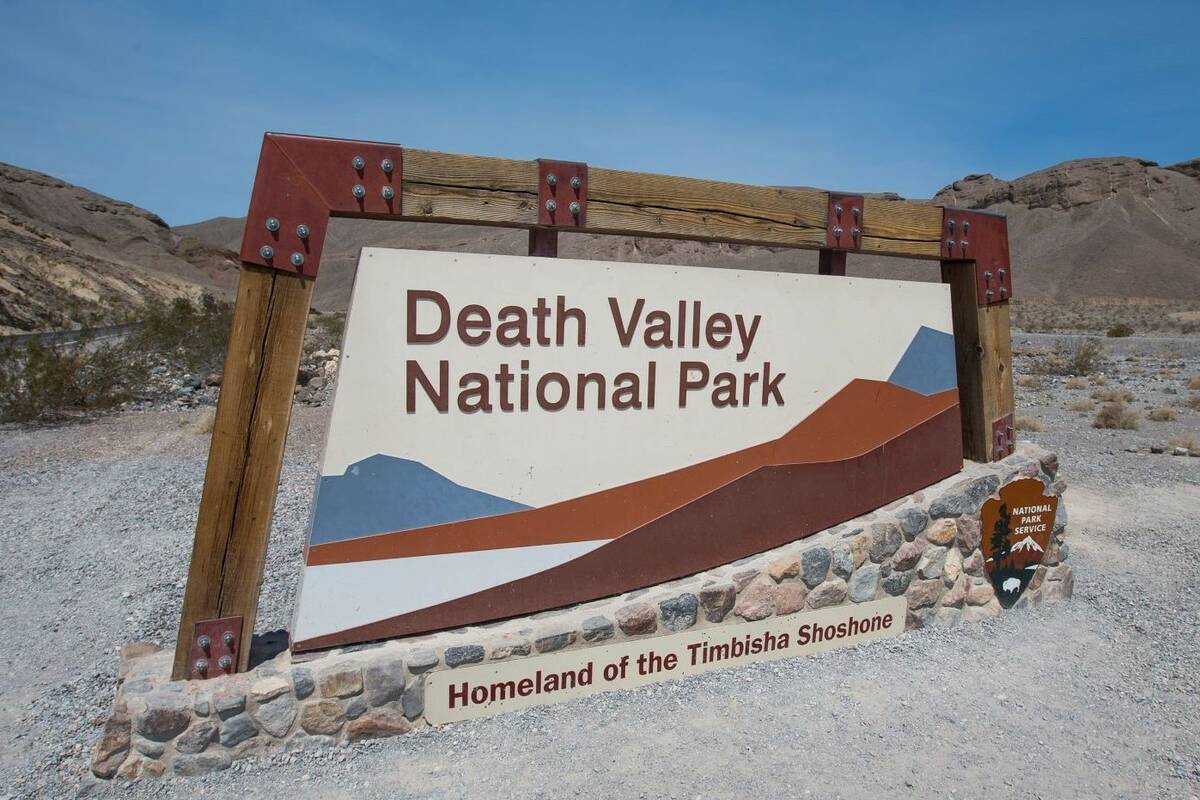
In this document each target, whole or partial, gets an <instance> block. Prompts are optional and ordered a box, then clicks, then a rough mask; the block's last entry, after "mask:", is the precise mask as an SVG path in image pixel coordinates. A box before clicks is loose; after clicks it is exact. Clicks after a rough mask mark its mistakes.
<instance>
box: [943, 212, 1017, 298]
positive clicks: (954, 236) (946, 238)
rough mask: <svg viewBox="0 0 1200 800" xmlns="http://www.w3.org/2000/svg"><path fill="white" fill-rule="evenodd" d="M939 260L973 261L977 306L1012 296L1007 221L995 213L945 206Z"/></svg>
mask: <svg viewBox="0 0 1200 800" xmlns="http://www.w3.org/2000/svg"><path fill="white" fill-rule="evenodd" d="M942 219H943V223H944V224H943V226H942V228H943V229H942V259H943V260H945V261H974V262H975V291H976V294H977V299H978V302H979V305H981V306H989V305H993V304H995V303H1003V302H1004V301H1006V300H1008V299H1009V298H1010V297H1012V264H1011V262H1010V259H1009V254H1008V220H1007V219H1005V218H1004V217H1002V216H1000V215H998V214H987V213H984V212H981V211H964V210H962V209H957V208H947V209H945V211H944V212H943V215H942Z"/></svg>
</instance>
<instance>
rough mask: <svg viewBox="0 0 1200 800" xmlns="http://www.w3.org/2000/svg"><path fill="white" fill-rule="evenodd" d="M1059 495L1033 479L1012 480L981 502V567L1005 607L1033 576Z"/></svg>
mask: <svg viewBox="0 0 1200 800" xmlns="http://www.w3.org/2000/svg"><path fill="white" fill-rule="evenodd" d="M1057 511H1058V498H1057V497H1047V496H1045V495H1044V494H1043V489H1042V482H1041V481H1039V480H1037V479H1035V478H1023V479H1021V480H1019V481H1014V482H1013V483H1010V484H1008V485H1007V486H1005V487H1004V488H1002V489H1001V490H1000V498H999V499H996V498H992V499H990V500H988V501H987V502H986V503H984V504H983V511H982V522H983V555H984V563H983V566H984V569H985V570H986V571H987V574H988V577H989V578H991V581H992V586H994V587H995V589H996V597H997V598H998V599H999V600H1000V605H1002V606H1003V607H1004V608H1012V607H1013V605H1014V604H1015V603H1016V602H1017V599H1018V598H1020V596H1021V593H1022V592H1024V591H1025V587H1026V586H1028V585H1029V581H1030V580H1032V579H1033V575H1034V573H1035V572H1036V571H1037V568H1038V565H1039V564H1041V563H1042V557H1043V556H1045V554H1046V548H1047V547H1049V546H1050V534H1051V532H1052V531H1053V530H1054V515H1055V513H1056V512H1057Z"/></svg>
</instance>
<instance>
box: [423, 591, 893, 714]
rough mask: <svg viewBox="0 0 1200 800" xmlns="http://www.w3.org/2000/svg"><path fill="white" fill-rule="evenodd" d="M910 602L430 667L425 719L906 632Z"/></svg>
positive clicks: (554, 699) (888, 601)
mask: <svg viewBox="0 0 1200 800" xmlns="http://www.w3.org/2000/svg"><path fill="white" fill-rule="evenodd" d="M907 609H908V602H907V600H906V599H905V598H904V597H888V598H885V599H883V600H876V601H873V602H870V603H860V604H857V605H844V606H838V607H836V608H828V609H822V610H820V611H802V612H799V613H797V614H789V615H787V616H782V617H771V618H770V619H765V620H761V621H758V622H743V623H740V624H736V625H721V626H718V627H713V628H703V629H700V630H695V631H685V632H683V633H675V634H670V635H667V636H655V637H651V638H646V639H637V640H633V641H628V642H621V643H619V644H611V645H606V646H603V647H589V648H585V649H582V650H577V651H572V652H566V653H553V654H550V655H543V656H534V657H532V658H519V659H513V660H506V661H498V662H494V663H491V664H481V665H479V666H475V667H463V668H461V669H451V670H443V671H440V672H434V673H431V674H430V675H429V677H428V679H427V680H426V683H425V718H426V719H427V720H429V722H430V723H432V724H434V725H442V724H445V723H447V722H457V721H459V720H465V719H476V718H478V717H488V716H491V715H493V714H500V713H503V712H505V711H515V710H517V709H521V708H528V707H530V706H538V705H548V704H550V703H558V702H562V701H564V700H571V699H574V698H577V697H587V696H588V695H593V694H599V693H600V692H608V691H613V690H616V689H631V688H634V687H637V686H645V685H647V684H651V683H659V682H661V681H667V680H672V679H675V678H683V677H686V676H688V675H698V674H700V673H702V672H711V671H713V670H717V669H723V668H725V667H731V666H735V665H738V664H746V663H751V662H756V661H776V660H778V659H781V658H791V657H794V656H805V655H813V654H815V653H821V652H824V651H826V650H833V649H835V648H838V647H849V646H852V645H857V644H862V643H863V642H870V641H874V640H876V639H887V638H891V637H894V636H899V635H900V634H901V633H902V632H903V631H904V619H905V614H906V613H907Z"/></svg>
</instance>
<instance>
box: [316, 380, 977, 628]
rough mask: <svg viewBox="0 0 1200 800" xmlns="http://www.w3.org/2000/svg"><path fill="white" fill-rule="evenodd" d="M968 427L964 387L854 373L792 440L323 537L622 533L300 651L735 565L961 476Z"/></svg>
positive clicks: (476, 544) (395, 543) (335, 559)
mask: <svg viewBox="0 0 1200 800" xmlns="http://www.w3.org/2000/svg"><path fill="white" fill-rule="evenodd" d="M959 432H960V417H959V408H958V393H957V391H956V390H949V391H946V392H942V393H939V394H936V395H931V396H928V397H926V396H923V395H920V394H917V393H915V392H911V391H909V390H907V389H904V388H902V387H899V386H895V385H893V384H889V383H883V382H879V381H867V380H855V381H853V382H851V383H850V384H849V385H848V386H846V387H845V388H844V389H843V390H842V391H840V392H839V393H838V394H836V395H834V396H833V397H832V398H830V400H829V401H827V402H826V403H825V404H824V405H822V406H821V407H820V408H818V409H817V410H816V411H814V412H813V413H812V414H811V415H810V416H809V417H807V418H806V419H805V420H804V421H803V422H801V423H800V424H799V425H797V426H796V427H795V428H793V429H792V430H791V431H789V432H788V433H787V434H785V435H784V436H783V437H781V438H780V439H778V440H775V441H772V442H766V443H763V444H760V445H756V446H754V447H750V448H747V449H745V450H740V451H737V452H735V453H731V454H729V455H726V456H721V457H719V458H715V459H712V460H710V461H705V462H702V463H700V464H696V465H693V466H691V467H686V468H684V469H681V470H676V471H674V472H670V473H666V474H665V475H660V476H656V477H654V478H649V479H647V480H644V481H639V482H636V483H632V484H627V485H625V486H619V487H616V488H614V489H610V490H607V491H604V492H597V493H595V494H592V495H587V496H585V497H580V498H575V499H573V500H568V501H564V502H562V503H556V504H554V505H551V506H547V507H545V508H540V509H530V510H528V511H519V512H513V513H511V514H505V515H502V516H499V517H491V518H486V519H481V520H468V521H464V522H460V523H453V524H450V525H439V526H434V527H431V528H426V529H421V530H417V531H404V532H402V533H392V534H381V535H377V536H368V537H362V538H360V539H350V540H346V541H342V542H336V543H328V544H322V545H316V546H313V547H311V548H310V549H309V553H308V564H309V565H310V566H315V565H319V564H337V563H346V562H350V561H359V560H370V559H381V558H397V557H402V556H410V555H425V554H432V553H441V552H465V551H469V550H486V549H492V548H497V547H516V546H528V545H538V544H553V543H558V542H569V541H587V540H595V539H608V538H613V541H610V542H608V543H607V544H605V545H603V546H601V547H599V548H597V549H596V550H593V551H592V552H590V553H587V554H586V555H583V556H581V557H579V558H576V559H574V560H572V561H568V562H566V563H564V564H560V565H558V566H556V567H552V568H550V569H548V570H544V571H542V572H540V573H537V574H535V575H531V576H529V577H525V578H521V579H518V580H514V581H510V582H508V583H505V584H502V585H500V586H496V587H492V588H490V589H485V590H483V591H480V592H476V593H474V594H471V595H467V596H464V597H461V598H457V599H455V600H451V601H448V602H445V603H441V604H439V605H436V606H432V607H429V608H425V609H420V610H417V611H413V612H410V613H407V614H401V615H398V616H395V617H391V618H388V619H384V620H380V621H377V622H372V623H369V624H366V625H362V626H359V627H356V628H351V629H348V630H344V631H339V632H337V633H333V634H329V635H325V636H319V637H315V638H312V639H308V640H305V641H299V642H295V643H294V644H293V647H294V648H295V649H297V650H311V649H317V648H322V647H332V646H335V645H339V644H345V643H348V642H361V641H369V640H372V639H382V638H388V637H394V636H404V635H408V634H412V633H418V632H423V631H429V630H435V629H440V628H450V627H457V626H461V625H467V624H472V623H476V622H482V621H485V620H495V619H502V618H505V617H510V616H516V615H518V614H525V613H529V612H532V611H537V610H542V609H547V608H554V607H557V606H562V605H567V604H570V603H577V602H582V601H585V600H591V599H595V598H598V597H605V596H609V595H614V594H619V593H621V592H625V591H629V590H631V589H636V588H640V587H642V586H648V585H651V584H655V583H661V582H663V581H667V580H671V579H674V578H678V577H681V576H684V575H689V574H692V573H695V572H699V571H701V570H703V569H707V568H709V567H712V566H713V565H715V564H723V563H728V562H730V561H734V560H736V559H738V558H743V557H745V556H748V555H752V554H754V553H758V552H762V551H763V550H767V549H770V548H772V547H777V546H779V545H781V544H784V543H786V542H789V541H794V540H796V539H802V538H804V537H806V536H810V535H812V534H813V533H816V532H817V531H820V530H824V529H825V528H828V527H829V526H831V525H835V524H837V523H839V522H842V521H844V520H846V519H850V518H852V517H854V516H857V515H859V514H863V513H866V512H868V511H871V510H873V509H875V508H878V507H880V506H882V505H884V504H885V503H887V502H888V501H889V500H892V499H894V498H896V497H899V496H902V495H904V494H908V493H911V492H914V491H916V490H918V489H921V488H924V487H925V486H928V485H930V484H931V483H934V482H936V481H938V480H940V479H942V478H945V477H947V476H949V475H952V474H954V473H955V472H957V471H958V470H959V469H961V467H962V452H961V441H960V436H959ZM451 529H453V530H451ZM450 537H453V542H454V543H453V544H448V543H447V541H446V539H447V538H450ZM400 591H403V589H402V588H401V589H400Z"/></svg>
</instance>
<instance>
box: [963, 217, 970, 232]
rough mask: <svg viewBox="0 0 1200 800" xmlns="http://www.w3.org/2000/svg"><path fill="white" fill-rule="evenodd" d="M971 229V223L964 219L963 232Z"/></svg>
mask: <svg viewBox="0 0 1200 800" xmlns="http://www.w3.org/2000/svg"><path fill="white" fill-rule="evenodd" d="M969 230H971V223H970V222H969V221H967V220H965V219H964V220H963V233H966V232H967V231H969Z"/></svg>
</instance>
